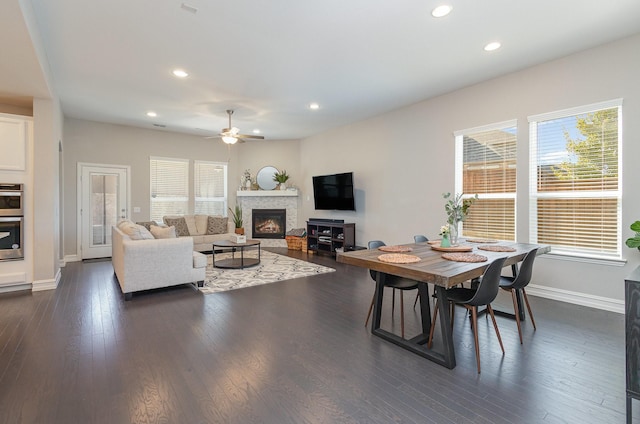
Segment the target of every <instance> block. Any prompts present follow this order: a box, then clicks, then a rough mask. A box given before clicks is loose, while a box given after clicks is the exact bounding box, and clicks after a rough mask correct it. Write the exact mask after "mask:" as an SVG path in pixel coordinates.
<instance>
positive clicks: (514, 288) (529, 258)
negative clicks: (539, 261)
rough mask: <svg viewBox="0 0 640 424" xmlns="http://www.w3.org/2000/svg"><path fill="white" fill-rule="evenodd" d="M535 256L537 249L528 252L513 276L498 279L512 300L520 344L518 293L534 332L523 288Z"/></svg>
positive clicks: (527, 280)
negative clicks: (524, 304) (520, 295)
mask: <svg viewBox="0 0 640 424" xmlns="http://www.w3.org/2000/svg"><path fill="white" fill-rule="evenodd" d="M537 254H538V249H537V248H536V249H533V250H531V251H529V252H528V253H527V254H526V255H525V257H524V259H523V260H522V265H520V269H519V270H518V272H517V274H516V275H515V276H513V277H500V288H501V289H503V290H506V291H508V292H510V293H511V299H512V300H513V311H514V312H515V315H516V324H517V325H518V335H519V336H520V344H522V328H521V327H522V325H521V323H520V313H521V311H520V307H521V306H522V305H521V304H519V303H518V300H517V294H518V292H520V293H521V294H522V297H523V298H524V302H525V303H526V304H527V310H528V311H529V317H530V318H531V324H533V330H534V331H535V330H536V321H535V319H533V313H532V312H531V305H529V298H528V297H527V292H526V291H525V290H524V288H525V287H527V285H528V284H529V282H530V281H531V275H532V274H533V261H534V260H535V259H536V255H537Z"/></svg>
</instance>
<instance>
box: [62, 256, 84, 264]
mask: <svg viewBox="0 0 640 424" xmlns="http://www.w3.org/2000/svg"><path fill="white" fill-rule="evenodd" d="M81 260H82V258H81V257H80V255H64V263H65V264H68V263H69V262H80V261H81Z"/></svg>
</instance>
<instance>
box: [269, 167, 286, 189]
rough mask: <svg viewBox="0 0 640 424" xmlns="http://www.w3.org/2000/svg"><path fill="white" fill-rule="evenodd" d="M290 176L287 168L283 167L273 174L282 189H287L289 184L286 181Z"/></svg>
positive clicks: (274, 179)
mask: <svg viewBox="0 0 640 424" xmlns="http://www.w3.org/2000/svg"><path fill="white" fill-rule="evenodd" d="M289 178H290V177H289V175H288V174H287V170H286V169H283V170H282V171H278V172H276V173H275V174H273V181H276V182H277V183H278V184H279V186H280V190H286V189H287V185H286V184H285V183H286V182H287V181H288V180H289Z"/></svg>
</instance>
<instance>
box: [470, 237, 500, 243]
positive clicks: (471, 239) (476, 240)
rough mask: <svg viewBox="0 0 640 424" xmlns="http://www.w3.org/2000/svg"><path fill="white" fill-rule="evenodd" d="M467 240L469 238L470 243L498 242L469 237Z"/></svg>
mask: <svg viewBox="0 0 640 424" xmlns="http://www.w3.org/2000/svg"><path fill="white" fill-rule="evenodd" d="M465 240H467V241H468V242H469V243H497V242H498V240H494V239H482V238H468V239H465Z"/></svg>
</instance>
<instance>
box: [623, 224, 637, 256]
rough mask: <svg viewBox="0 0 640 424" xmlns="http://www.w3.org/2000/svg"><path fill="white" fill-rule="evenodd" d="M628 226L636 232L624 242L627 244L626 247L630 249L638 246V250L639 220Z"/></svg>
mask: <svg viewBox="0 0 640 424" xmlns="http://www.w3.org/2000/svg"><path fill="white" fill-rule="evenodd" d="M630 228H631V230H632V231H635V232H636V236H635V237H631V238H628V239H627V241H626V242H625V243H626V244H627V247H630V248H632V249H633V248H634V247H636V248H638V250H640V221H636V222H634V223H633V224H631V227H630Z"/></svg>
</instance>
